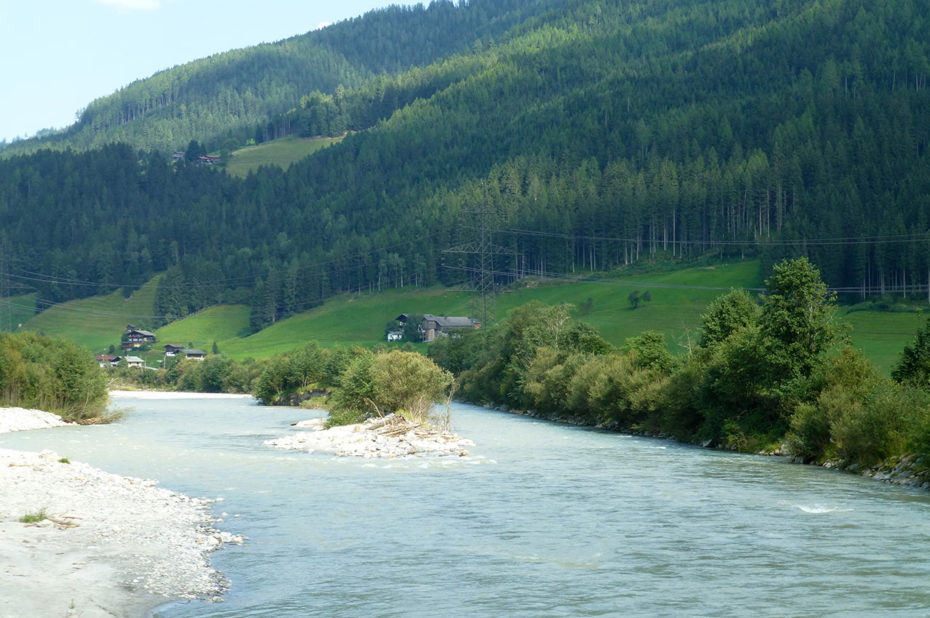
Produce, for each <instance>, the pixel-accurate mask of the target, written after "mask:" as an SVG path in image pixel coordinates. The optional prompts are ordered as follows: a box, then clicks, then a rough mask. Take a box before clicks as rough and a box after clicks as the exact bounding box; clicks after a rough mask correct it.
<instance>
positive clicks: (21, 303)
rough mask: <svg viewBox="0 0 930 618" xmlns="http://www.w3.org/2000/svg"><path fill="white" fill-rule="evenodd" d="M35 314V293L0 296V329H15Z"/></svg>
mask: <svg viewBox="0 0 930 618" xmlns="http://www.w3.org/2000/svg"><path fill="white" fill-rule="evenodd" d="M35 314H36V295H35V294H25V295H22V296H11V297H10V298H0V330H5V331H15V330H16V329H18V328H19V325H20V324H25V323H26V322H28V321H29V320H30V319H31V318H32V317H33V316H34V315H35Z"/></svg>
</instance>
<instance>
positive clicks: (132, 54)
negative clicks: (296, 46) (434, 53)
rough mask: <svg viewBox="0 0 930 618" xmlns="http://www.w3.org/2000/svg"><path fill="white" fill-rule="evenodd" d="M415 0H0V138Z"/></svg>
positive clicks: (60, 122)
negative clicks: (188, 69)
mask: <svg viewBox="0 0 930 618" xmlns="http://www.w3.org/2000/svg"><path fill="white" fill-rule="evenodd" d="M391 4H403V5H410V4H417V2H414V1H411V0H393V1H390V0H330V1H325V2H324V1H320V0H0V88H2V95H0V140H3V139H6V140H7V141H11V140H12V139H13V138H14V137H27V136H30V135H33V134H34V133H35V132H36V131H38V130H40V129H46V128H62V127H66V126H68V125H70V124H71V123H73V122H74V120H75V117H76V114H77V112H78V111H79V110H81V109H83V108H84V107H86V106H87V104H88V103H90V102H91V101H93V100H94V99H97V98H99V97H102V96H106V95H108V94H111V93H112V92H114V91H116V90H118V89H119V88H121V87H122V86H125V85H127V84H129V83H130V82H133V81H135V80H137V79H141V78H145V77H148V76H150V75H152V74H153V73H155V72H157V71H160V70H162V69H167V68H170V67H172V66H175V65H178V64H183V63H185V62H188V61H190V60H195V59H197V58H203V57H204V56H210V55H212V54H215V53H219V52H224V51H227V50H230V49H235V48H239V47H247V46H250V45H257V44H259V43H270V42H272V41H278V40H281V39H284V38H287V37H290V36H293V35H295V34H303V33H305V32H307V31H309V30H314V29H316V28H317V27H319V26H320V25H322V24H327V23H333V22H336V21H341V20H343V19H348V18H351V17H356V16H359V15H362V14H363V13H365V12H367V11H369V10H371V9H374V8H379V7H384V6H389V5H391Z"/></svg>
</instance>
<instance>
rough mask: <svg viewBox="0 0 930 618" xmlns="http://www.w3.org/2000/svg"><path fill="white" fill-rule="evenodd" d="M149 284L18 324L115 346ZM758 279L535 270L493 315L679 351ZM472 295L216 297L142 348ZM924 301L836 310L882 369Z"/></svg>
mask: <svg viewBox="0 0 930 618" xmlns="http://www.w3.org/2000/svg"><path fill="white" fill-rule="evenodd" d="M156 286H157V282H152V283H150V284H147V285H146V286H143V288H142V289H141V290H140V291H139V292H137V293H136V294H134V295H133V297H132V298H130V299H128V300H127V299H124V298H123V297H122V295H121V294H120V293H113V294H110V295H107V296H101V297H96V298H92V299H85V300H78V301H71V302H68V303H64V304H62V305H60V306H58V307H56V308H55V309H53V310H50V311H48V312H46V313H44V314H42V315H40V316H37V317H36V318H34V319H33V320H32V321H29V322H26V324H25V328H26V329H27V330H36V331H42V332H47V333H49V334H56V335H59V336H66V337H69V338H72V339H75V340H77V341H79V342H80V343H82V344H83V345H85V346H87V347H89V348H90V349H91V350H92V351H94V352H97V353H99V352H105V351H106V350H107V349H108V347H109V346H110V345H114V346H117V347H118V346H119V341H120V336H121V334H122V332H123V329H124V328H125V325H126V324H128V323H143V324H144V323H145V320H146V318H147V317H148V315H149V314H150V313H151V311H152V307H153V303H154V296H153V291H154V289H155V287H156ZM761 286H762V281H761V277H760V275H759V263H758V261H756V260H749V261H745V262H735V263H731V264H720V265H717V266H700V267H694V268H685V269H675V270H671V271H668V270H661V271H656V272H643V273H640V274H633V273H627V274H624V275H621V276H612V277H598V278H593V279H592V278H588V279H587V280H577V281H571V282H568V281H538V280H535V279H534V280H531V281H527V282H525V284H524V285H518V286H514V287H513V288H511V289H508V290H505V291H504V292H503V293H502V294H500V295H499V296H497V297H496V299H495V302H494V304H493V306H492V315H493V316H497V317H498V318H501V317H504V316H506V315H507V313H508V312H509V311H511V310H512V309H514V308H516V307H519V306H521V305H525V304H526V303H529V302H533V301H538V302H542V303H544V304H547V305H558V304H562V303H569V304H571V305H574V306H575V307H576V310H575V312H574V315H575V317H576V318H577V319H578V320H580V321H583V322H586V323H588V324H590V325H592V326H594V327H595V328H597V329H598V331H599V332H600V333H601V335H602V336H603V337H604V338H605V339H606V340H607V341H609V342H610V343H612V344H614V345H616V346H622V345H624V343H625V341H626V340H627V339H628V338H630V337H635V336H637V335H639V334H641V333H642V332H644V331H647V330H651V331H655V332H660V333H663V334H664V335H665V337H666V342H667V344H668V347H669V350H670V351H671V352H672V353H673V354H683V353H684V352H685V351H686V350H687V348H688V345H689V344H690V345H693V344H694V343H695V342H696V341H697V340H698V339H699V337H700V334H699V332H698V328H699V325H700V321H701V315H702V314H703V313H705V312H706V310H707V306H708V304H709V303H710V302H711V300H713V299H714V298H716V297H717V296H720V295H722V294H725V293H726V292H727V291H728V290H730V289H732V288H746V289H750V290H754V289H759V288H760V287H761ZM634 291H636V292H640V293H644V292H649V294H650V297H651V300H649V301H645V302H643V303H641V305H640V306H639V308H637V309H633V308H632V306H631V304H630V302H629V295H630V293H631V292H634ZM475 301H476V298H475V295H474V294H473V293H470V292H463V291H461V290H452V289H445V288H440V287H436V288H430V289H412V288H407V289H394V290H386V291H384V292H381V293H374V294H370V293H365V294H344V295H340V296H338V297H335V298H332V299H330V300H328V301H326V302H325V303H323V304H322V305H321V306H319V307H316V308H314V309H311V310H309V311H306V312H303V313H300V314H297V315H295V316H292V317H290V318H288V319H286V320H283V321H281V322H278V323H276V324H274V325H272V326H269V327H268V328H266V329H264V330H262V331H259V332H257V333H251V332H250V329H249V313H250V310H249V308H248V307H247V306H244V305H219V306H215V307H211V308H209V309H205V310H203V311H200V312H198V313H196V314H194V315H191V316H188V317H186V318H184V319H181V320H178V321H176V322H173V323H171V324H169V325H167V326H164V327H162V328H159V329H158V330H157V331H156V335H157V336H158V343H157V344H156V345H155V346H154V347H153V351H152V352H151V353H150V354H143V356H149V357H150V358H151V364H152V365H153V366H155V365H157V362H158V359H159V358H160V357H161V353H162V346H163V345H164V344H165V343H175V344H180V345H185V346H188V345H190V346H192V347H195V348H201V349H203V350H206V351H207V352H208V353H210V352H211V351H212V350H213V344H216V346H217V349H218V351H219V353H221V354H223V355H225V356H228V357H230V358H234V359H240V360H241V359H245V358H256V359H261V358H268V357H270V356H272V355H275V354H279V353H282V352H286V351H290V350H293V349H294V348H297V347H301V346H302V345H304V343H306V342H308V341H316V342H318V343H319V344H320V345H322V346H323V347H340V346H351V345H361V346H364V347H369V348H370V347H374V346H377V345H385V344H386V343H385V340H384V334H385V326H386V325H387V323H388V322H390V321H391V320H393V319H394V318H395V317H396V316H398V315H400V314H401V313H434V314H438V315H475V312H476V310H477V303H476V302H475ZM921 306H922V305H921V304H920V303H916V304H911V305H901V306H899V307H896V308H895V309H896V310H895V311H892V312H889V311H887V310H886V311H882V310H878V309H875V308H869V307H865V306H851V307H841V308H840V310H839V311H838V313H837V317H838V318H839V320H840V321H841V322H843V323H847V324H848V325H849V327H850V337H851V341H852V343H853V345H854V346H855V347H856V348H858V349H861V350H862V351H863V352H864V354H865V355H866V357H867V358H868V359H869V360H870V361H872V362H873V363H874V364H875V365H876V366H877V367H878V368H879V369H880V370H881V371H882V372H883V373H885V374H886V375H887V374H890V372H891V369H892V368H893V366H894V365H895V364H896V363H897V362H898V360H899V358H900V355H901V351H902V350H903V349H904V346H905V345H908V344H910V343H911V342H912V341H913V339H914V335H915V333H916V331H917V329H918V328H919V327H920V326H921V325H923V323H924V322H925V319H926V318H925V315H924V312H922V311H920V310H919V309H920V307H921ZM389 345H393V346H398V345H404V344H403V343H399V344H389ZM418 345H419V344H418Z"/></svg>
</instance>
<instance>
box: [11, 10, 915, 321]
mask: <svg viewBox="0 0 930 618" xmlns="http://www.w3.org/2000/svg"><path fill="white" fill-rule="evenodd" d="M440 4H441V3H440ZM501 6H502V7H503V8H502V9H501V11H503V12H504V13H505V14H506V15H508V16H510V15H516V16H520V17H521V18H522V17H526V16H527V15H529V13H526V14H524V13H521V12H520V11H519V10H518V9H517V8H515V7H516V5H515V4H514V3H510V4H508V3H504V4H502V5H501ZM532 6H533V7H536V8H537V9H538V8H540V7H541V6H542V5H536V4H533V5H532ZM546 6H547V7H548V5H546ZM552 6H558V3H554V4H553V5H552ZM482 7H484V9H487V10H488V11H490V12H489V13H488V16H487V18H484V17H482V18H481V19H479V20H478V21H479V22H480V23H486V22H487V23H491V22H493V23H494V24H505V23H508V22H507V20H506V19H504V18H502V17H500V15H498V17H497V18H495V17H493V15H494V14H493V11H491V9H489V8H488V7H487V6H485V3H469V4H468V5H467V6H466V5H463V6H461V7H457V8H455V9H454V11H453V13H454V14H455V15H460V13H459V12H460V11H465V13H467V12H468V11H478V10H479V9H481V10H484V9H482ZM449 10H450V7H448V6H440V5H435V6H433V5H431V6H430V7H428V8H426V9H416V10H411V11H412V12H411V13H410V14H411V15H414V14H415V15H420V14H421V13H422V15H424V16H425V15H427V14H428V15H430V16H431V17H430V19H432V18H433V17H435V18H436V19H439V18H440V17H442V18H443V19H445V16H446V15H447V12H448V11H449ZM526 10H527V11H530V12H532V10H535V9H532V8H529V7H528V8H527V9H526ZM418 11H419V12H418ZM453 13H448V15H452V14H453ZM465 13H461V15H464V14H465ZM504 13H502V14H504ZM396 14H397V15H398V19H401V21H399V22H397V23H398V24H399V23H401V22H402V21H403V19H402V18H403V17H404V16H405V15H407V13H404V12H403V11H401V12H398V13H396ZM502 14H501V15H502ZM392 15H393V13H392ZM424 18H425V17H424ZM456 19H458V17H456ZM367 20H368V18H365V19H361V20H359V21H358V22H357V23H356V22H352V23H347V24H346V25H345V26H344V27H345V28H346V29H347V30H346V32H349V31H352V32H355V31H354V30H352V29H353V28H361V29H362V30H360V32H364V31H365V30H364V28H366V27H368V25H369V22H368V21H367ZM482 20H484V21H482ZM487 20H490V21H487ZM453 21H454V20H453ZM353 24H354V25H353ZM450 27H451V26H450ZM469 27H471V26H469ZM489 27H490V26H489ZM501 27H503V26H501ZM324 32H326V31H324ZM327 36H330V35H329V34H327ZM332 36H335V35H332ZM346 36H349V35H348V34H346ZM353 36H354V35H353ZM418 36H419V35H418ZM423 36H427V35H423ZM457 40H460V39H457ZM482 40H483V41H484V39H482ZM928 41H930V18H928V15H927V10H926V5H925V3H921V2H917V1H916V0H906V1H904V2H893V3H892V2H866V1H865V0H842V1H840V0H837V1H835V2H828V3H820V2H801V3H798V2H793V1H788V0H783V1H772V2H768V3H764V4H761V5H760V4H759V3H753V2H750V1H749V0H716V1H715V2H702V1H698V0H689V1H686V2H681V1H678V0H675V1H673V0H661V1H653V2H648V3H647V2H632V3H623V4H613V3H604V2H596V1H593V0H575V1H573V2H568V3H565V5H564V6H563V7H560V8H559V10H555V9H553V10H549V11H544V12H541V13H538V14H533V16H532V18H530V19H525V20H523V21H521V22H520V23H519V24H518V25H515V26H513V27H510V28H509V29H508V30H506V32H503V33H500V34H499V35H498V36H497V37H496V38H494V37H490V36H489V37H488V38H487V40H486V41H484V43H482V44H481V45H476V46H474V47H472V48H471V49H470V51H469V52H468V53H465V52H464V51H463V52H461V53H459V54H458V55H451V56H449V57H444V58H443V59H442V61H439V62H435V63H433V64H431V65H428V66H423V67H417V68H414V69H412V70H410V71H405V72H401V73H399V74H397V75H392V74H387V73H384V74H381V75H379V76H378V77H376V78H372V79H371V80H367V81H365V82H364V83H360V84H359V85H358V86H355V87H346V88H345V89H344V90H343V91H339V92H337V90H336V89H335V88H334V90H333V91H332V92H327V91H325V90H324V89H316V90H318V92H316V93H313V92H312V90H313V89H310V90H308V91H307V92H305V93H304V94H305V95H306V98H305V100H304V103H303V105H300V106H298V107H299V108H298V107H295V110H294V112H293V118H292V120H293V123H294V125H295V127H301V126H303V127H304V128H300V129H294V130H299V131H303V132H310V133H313V132H316V131H321V132H324V133H326V132H338V131H341V130H353V131H355V130H358V131H357V132H356V133H351V134H350V135H348V136H347V137H346V139H345V140H343V141H342V142H341V143H340V144H338V145H334V146H333V147H330V148H327V149H324V150H323V151H320V152H318V153H316V154H315V155H314V156H312V157H310V158H308V159H306V160H304V161H303V162H301V163H298V164H296V165H294V166H292V167H291V168H290V169H289V170H288V171H286V172H284V171H281V170H278V169H271V168H265V169H263V170H261V171H260V172H258V173H255V174H252V175H250V176H249V177H248V178H246V179H244V180H237V179H232V178H228V177H226V176H225V175H224V174H223V173H222V172H218V171H216V170H210V169H206V168H199V167H197V166H191V165H172V164H170V163H169V162H168V161H167V159H166V158H165V157H163V156H161V155H159V154H157V153H142V154H140V153H138V152H136V151H135V150H134V149H132V148H129V147H126V146H107V147H104V148H102V149H100V150H96V151H91V152H87V153H83V154H77V153H74V152H65V153H57V154H56V153H49V152H42V153H38V154H36V155H33V156H30V157H19V158H13V159H8V160H4V161H0V224H2V226H0V230H2V231H0V234H2V236H0V247H2V248H3V249H0V250H2V251H3V252H4V255H7V256H11V257H10V259H8V260H6V261H5V262H4V261H3V260H0V263H6V264H8V265H9V267H10V270H11V281H13V282H14V283H16V284H18V285H21V286H32V287H34V288H36V289H38V290H39V292H40V300H41V301H42V302H45V303H48V302H57V301H60V300H66V299H68V298H75V297H79V296H83V295H88V294H92V293H96V292H97V291H108V290H112V289H115V288H116V287H120V286H121V285H125V286H127V287H126V289H127V290H131V289H132V287H133V286H136V285H138V284H139V283H140V282H142V281H144V280H146V278H147V277H151V276H152V275H154V274H155V273H160V272H165V273H166V275H165V277H164V280H163V286H162V287H161V289H160V292H159V307H160V308H159V310H158V311H157V312H156V313H157V314H158V316H157V317H158V318H160V319H174V318H175V317H180V316H183V315H186V314H187V313H189V312H191V311H194V310H197V309H198V308H201V307H204V306H208V305H210V304H214V303H217V302H246V303H249V304H250V305H251V306H252V309H253V311H252V316H253V319H252V325H253V327H254V328H261V327H263V326H266V325H268V324H271V323H273V322H275V321H277V320H280V319H282V318H283V317H286V316H288V315H291V314H292V313H294V312H297V311H301V310H304V309H307V308H309V307H312V306H313V305H315V304H317V303H319V302H321V301H322V300H323V299H325V298H327V297H328V296H330V295H332V294H335V293H339V292H343V291H348V290H362V289H367V290H378V289H381V288H384V287H400V286H407V285H413V286H421V285H433V284H435V283H437V282H441V283H459V282H462V281H465V280H468V279H469V278H470V277H471V276H472V275H473V274H474V273H475V271H476V270H478V269H479V268H480V267H481V261H480V258H479V257H478V256H477V255H475V254H474V253H472V254H470V255H469V254H468V251H467V249H468V248H469V247H471V248H474V247H477V246H479V245H481V244H482V243H483V244H484V246H486V247H490V248H491V250H490V253H491V254H492V255H486V259H485V265H484V270H485V271H488V270H490V271H493V272H494V273H495V279H496V282H497V283H506V282H508V281H511V280H513V279H516V278H519V277H522V276H525V275H531V274H537V275H556V276H558V275H562V274H566V273H572V272H577V271H600V270H609V269H613V268H617V267H621V266H625V265H628V264H631V263H635V262H637V261H640V260H643V259H667V260H687V259H692V258H697V257H710V258H714V257H717V256H729V255H734V254H736V255H739V254H753V255H760V256H761V257H762V258H763V263H764V264H765V265H766V267H769V266H770V265H772V264H774V263H776V262H778V261H779V260H780V259H782V258H785V257H794V256H799V255H806V256H808V257H809V258H810V259H811V260H812V261H814V262H815V263H816V264H817V265H818V266H819V267H820V269H821V272H822V276H823V278H824V279H825V280H826V281H827V282H829V284H830V286H831V287H835V288H840V289H843V290H846V291H849V292H851V293H855V294H859V295H868V294H877V293H906V294H918V293H919V294H925V293H928V281H930V221H927V215H926V213H927V212H930V203H928V200H930V197H928V196H930V153H928V145H930V120H928V119H930V91H928V89H927V88H926V83H925V82H926V76H927V74H928V67H930V62H928V58H930V54H928V51H930V50H928V46H930V43H928ZM411 47H414V45H413V44H411ZM289 122H290V121H289ZM372 123H375V124H374V126H373V128H369V127H370V126H371V124H372ZM482 229H486V230H491V231H492V232H493V234H492V235H491V236H490V237H485V238H483V239H481V238H479V236H480V234H481V230H482ZM453 247H455V248H458V249H459V251H460V252H459V253H444V251H445V250H447V249H449V248H453ZM14 260H15V261H14Z"/></svg>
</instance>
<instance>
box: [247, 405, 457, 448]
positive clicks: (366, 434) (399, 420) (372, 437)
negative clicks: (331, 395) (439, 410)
mask: <svg viewBox="0 0 930 618" xmlns="http://www.w3.org/2000/svg"><path fill="white" fill-rule="evenodd" d="M323 423H324V421H323V419H311V420H308V421H301V422H299V423H295V424H294V426H295V427H296V428H297V429H301V430H303V431H300V432H298V433H295V434H293V435H290V436H285V437H282V438H275V439H273V440H266V441H265V442H264V444H266V445H268V446H274V447H276V448H280V449H289V450H299V451H307V452H308V453H328V454H332V455H336V456H339V457H363V458H365V459H372V458H386V459H395V458H399V457H410V456H414V455H428V456H437V457H443V456H455V457H464V456H466V455H468V447H471V446H474V445H475V443H474V442H472V441H471V440H466V439H464V438H461V437H460V436H458V435H456V434H454V433H451V432H448V431H442V430H440V429H436V428H433V427H429V426H424V425H417V424H414V423H410V422H409V421H407V420H406V419H405V418H404V417H403V416H399V415H394V414H391V415H388V416H385V417H384V418H374V419H369V420H367V421H365V422H364V423H359V424H355V425H343V426H339V427H332V428H331V429H324V428H323Z"/></svg>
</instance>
